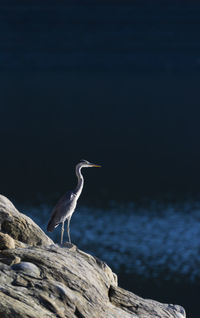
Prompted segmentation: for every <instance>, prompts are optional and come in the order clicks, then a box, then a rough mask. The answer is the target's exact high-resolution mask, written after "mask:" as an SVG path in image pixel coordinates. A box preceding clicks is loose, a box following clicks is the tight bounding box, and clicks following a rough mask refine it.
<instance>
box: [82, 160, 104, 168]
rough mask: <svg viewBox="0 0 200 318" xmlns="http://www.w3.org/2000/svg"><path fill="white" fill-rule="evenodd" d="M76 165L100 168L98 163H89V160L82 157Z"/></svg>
mask: <svg viewBox="0 0 200 318" xmlns="http://www.w3.org/2000/svg"><path fill="white" fill-rule="evenodd" d="M78 165H79V167H81V168H92V167H96V168H100V167H101V166H100V165H97V164H95V163H91V162H89V161H87V160H84V159H82V160H80V162H79V163H78Z"/></svg>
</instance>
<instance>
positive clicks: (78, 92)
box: [0, 0, 200, 318]
mask: <svg viewBox="0 0 200 318" xmlns="http://www.w3.org/2000/svg"><path fill="white" fill-rule="evenodd" d="M199 34H200V5H199V4H198V3H192V2H190V3H189V2H187V1H181V2H179V1H65V2H63V1H60V0H58V1H56V3H55V1H51V0H49V1H48V2H47V1H39V0H38V1H29V2H28V3H27V2H26V1H14V0H11V1H9V3H8V2H7V1H1V3H0V136H1V155H0V163H1V187H0V192H1V193H2V194H4V195H6V196H8V197H9V198H10V199H11V200H12V201H14V202H16V203H17V206H18V207H20V206H23V207H25V208H23V210H24V211H25V212H26V213H27V214H29V215H31V217H33V218H34V220H36V222H37V223H38V224H40V225H41V226H44V224H46V222H47V218H48V215H49V213H50V210H51V207H52V206H53V204H55V202H56V200H57V199H58V198H59V196H60V195H62V194H63V193H64V192H65V191H66V190H69V189H72V188H73V187H74V186H75V183H76V179H75V177H74V165H75V164H76V162H77V161H78V160H79V159H82V158H84V159H88V160H91V161H94V162H97V163H100V164H102V165H103V168H102V169H101V170H100V169H88V170H87V171H84V175H85V178H86V183H85V187H84V193H83V195H82V197H81V199H80V207H79V209H78V211H77V213H76V214H75V215H74V217H73V219H72V238H73V241H74V242H75V243H76V244H77V245H78V246H79V247H80V248H82V249H84V250H86V251H88V252H90V253H94V254H95V255H97V256H99V257H100V258H102V259H104V260H105V261H106V262H107V263H108V264H109V265H110V266H111V267H112V268H113V270H115V271H116V272H117V273H118V274H119V281H120V285H121V286H124V287H126V288H128V289H130V290H132V291H134V292H136V293H139V294H140V295H142V296H143V297H149V298H151V297H153V298H156V299H158V300H161V301H163V302H165V301H166V302H173V303H179V304H182V305H183V306H184V307H185V308H186V309H187V313H188V317H192V318H198V311H199V310H198V300H197V298H198V294H199V237H200V235H199V234H200V227H199V218H200V214H199V211H200V209H199V202H200V198H199V189H200V182H199V180H200V165H199V162H200V147H199V139H200V138H199V137H200V128H199V118H200V108H199V99H200V98H199V97H200V93H199V75H200V41H199ZM131 202H134V204H133V203H131ZM41 204H42V205H41ZM53 238H54V239H55V240H56V241H58V240H59V231H56V232H55V234H54V235H53Z"/></svg>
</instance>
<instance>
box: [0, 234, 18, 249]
mask: <svg viewBox="0 0 200 318" xmlns="http://www.w3.org/2000/svg"><path fill="white" fill-rule="evenodd" d="M7 248H15V241H14V240H13V238H12V237H10V236H9V235H8V234H4V233H1V232H0V250H5V249H7Z"/></svg>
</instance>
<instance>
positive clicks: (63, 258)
mask: <svg viewBox="0 0 200 318" xmlns="http://www.w3.org/2000/svg"><path fill="white" fill-rule="evenodd" d="M6 200H7V199H6ZM6 200H5V199H4V202H5V201H6ZM0 202H1V201H0ZM6 202H7V201H6ZM1 209H2V208H1ZM1 211H2V210H1ZM11 211H12V212H11ZM12 213H13V214H15V215H14V216H13V214H12ZM0 214H1V212H0ZM10 215H11V216H10ZM4 216H5V219H6V220H11V221H12V223H13V224H12V227H13V228H15V222H16V223H17V224H16V225H17V232H18V233H19V232H20V229H21V227H20V224H21V223H23V224H26V227H27V228H29V226H30V228H29V229H28V231H29V233H30V235H31V237H32V239H31V243H29V242H30V240H29V238H28V237H27V236H23V237H22V236H21V235H18V234H15V233H13V232H12V231H11V232H10V233H9V235H11V234H12V235H13V236H14V238H15V240H16V241H17V238H18V239H22V241H23V244H24V245H23V246H21V247H16V248H12V249H5V250H2V251H0V304H1V306H0V317H4V318H11V317H19V318H39V317H42V318H47V317H48V318H56V317H58V318H122V317H123V318H155V317H160V318H185V311H184V309H183V308H182V307H181V306H178V305H168V304H161V303H159V302H157V301H154V300H149V299H143V298H141V297H138V296H137V295H135V294H133V293H131V292H128V291H126V290H124V289H122V288H120V287H118V285H117V276H116V275H115V274H114V273H113V272H112V270H111V269H110V268H109V267H108V266H107V265H106V264H105V263H104V262H102V261H101V260H99V259H98V258H95V257H93V256H91V255H89V254H87V253H85V252H83V251H80V250H79V249H78V248H77V247H76V246H75V245H67V246H64V247H60V246H59V245H55V244H53V242H52V241H51V240H50V239H46V235H45V234H44V233H43V232H42V230H40V229H39V230H38V227H37V226H36V225H35V224H34V222H33V221H32V220H30V219H29V218H27V217H26V216H24V215H22V214H21V213H19V212H18V211H16V209H15V208H14V206H12V205H11V203H9V201H8V202H7V203H6V204H4V208H3V215H1V216H0V220H1V224H2V223H4ZM9 217H10V219H9ZM24 220H25V221H24ZM3 228H4V227H3ZM34 229H36V230H35V232H34ZM40 234H41V237H40ZM38 242H40V243H41V244H38ZM30 245H31V246H30Z"/></svg>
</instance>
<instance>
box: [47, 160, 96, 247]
mask: <svg viewBox="0 0 200 318" xmlns="http://www.w3.org/2000/svg"><path fill="white" fill-rule="evenodd" d="M89 167H100V166H99V165H96V164H92V163H90V162H88V161H86V160H82V161H81V162H80V163H78V164H77V165H76V176H77V178H78V184H77V187H76V189H75V190H74V191H68V192H67V193H66V194H65V195H64V196H62V197H61V198H60V200H59V201H58V203H57V204H56V206H55V207H54V209H53V211H52V214H51V217H50V220H49V222H48V225H47V231H48V232H52V231H53V230H54V229H55V228H56V227H57V226H58V225H59V224H60V223H62V230H61V244H62V242H63V234H64V223H65V221H66V220H68V224H67V232H68V238H69V242H70V243H71V238H70V230H69V224H70V220H71V217H72V214H73V213H74V211H75V209H76V205H77V201H78V198H79V197H80V195H81V192H82V190H83V185H84V179H83V176H82V174H81V169H82V168H89Z"/></svg>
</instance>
